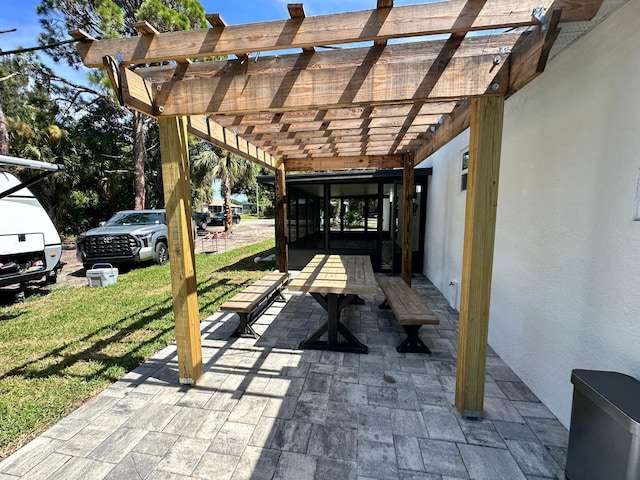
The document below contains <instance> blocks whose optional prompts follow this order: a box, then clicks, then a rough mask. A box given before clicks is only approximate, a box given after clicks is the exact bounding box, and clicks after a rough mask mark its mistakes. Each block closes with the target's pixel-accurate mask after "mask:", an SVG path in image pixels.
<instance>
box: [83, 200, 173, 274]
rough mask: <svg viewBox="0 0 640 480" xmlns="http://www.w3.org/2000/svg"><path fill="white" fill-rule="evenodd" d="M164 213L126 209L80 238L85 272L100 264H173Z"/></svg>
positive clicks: (160, 211) (161, 211)
mask: <svg viewBox="0 0 640 480" xmlns="http://www.w3.org/2000/svg"><path fill="white" fill-rule="evenodd" d="M166 218H167V217H166V214H165V211H164V210H123V211H121V212H118V213H116V214H115V215H114V216H113V217H111V218H110V219H109V220H107V221H106V222H101V224H100V226H99V227H97V228H93V229H91V230H89V231H87V232H84V233H82V234H80V235H78V237H77V239H76V247H77V248H76V257H77V258H78V260H79V261H81V262H82V264H83V265H84V268H85V269H89V268H91V267H92V266H93V265H94V264H96V263H110V264H127V263H129V264H131V263H141V262H150V261H153V262H154V263H157V264H158V265H164V264H165V263H167V262H168V261H169V249H168V247H167V245H168V243H167V225H166Z"/></svg>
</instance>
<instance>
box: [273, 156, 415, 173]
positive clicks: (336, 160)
mask: <svg viewBox="0 0 640 480" xmlns="http://www.w3.org/2000/svg"><path fill="white" fill-rule="evenodd" d="M403 158H404V157H403V155H357V156H351V157H326V158H325V157H320V158H296V159H286V160H285V161H284V167H285V170H286V171H287V172H304V171H314V170H315V171H321V170H357V169H362V168H364V169H385V168H401V167H402V166H403V165H404V163H403Z"/></svg>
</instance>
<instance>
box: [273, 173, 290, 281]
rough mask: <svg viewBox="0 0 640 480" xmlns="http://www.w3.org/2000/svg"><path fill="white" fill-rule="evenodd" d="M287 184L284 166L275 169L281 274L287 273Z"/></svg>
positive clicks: (277, 246)
mask: <svg viewBox="0 0 640 480" xmlns="http://www.w3.org/2000/svg"><path fill="white" fill-rule="evenodd" d="M286 207H287V184H286V179H285V170H284V164H283V163H281V164H280V165H279V166H278V168H277V169H276V252H277V253H276V258H277V261H278V270H279V271H280V272H281V273H284V272H288V271H289V250H288V247H287V230H286V229H287V208H286Z"/></svg>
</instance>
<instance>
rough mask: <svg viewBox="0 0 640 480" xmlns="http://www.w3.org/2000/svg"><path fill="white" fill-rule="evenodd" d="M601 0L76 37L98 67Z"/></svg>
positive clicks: (420, 27) (493, 18)
mask: <svg viewBox="0 0 640 480" xmlns="http://www.w3.org/2000/svg"><path fill="white" fill-rule="evenodd" d="M600 3H601V0H585V1H578V0H558V1H556V2H551V1H550V0H545V1H542V0H526V1H525V0H523V1H520V2H518V3H515V4H514V2H511V1H506V0H487V1H485V2H469V1H467V0H451V1H447V2H436V3H426V4H421V5H408V6H402V7H394V8H391V9H375V10H363V11H358V12H349V13H338V14H333V15H323V16H318V17H306V18H304V19H302V20H300V19H288V20H279V21H271V22H259V23H251V24H245V25H236V26H226V27H217V28H212V29H200V30H192V31H180V32H168V33H162V34H159V35H153V36H149V35H143V36H140V37H131V38H120V39H111V40H103V41H97V42H88V43H81V44H79V45H78V52H79V54H80V56H81V58H82V61H83V63H84V64H85V65H86V66H88V67H100V66H102V57H103V56H105V55H111V54H113V52H119V56H120V57H121V62H122V63H123V64H124V65H131V64H144V63H159V62H166V61H169V60H176V61H177V60H179V59H180V58H183V59H187V58H201V57H210V56H217V55H229V54H235V53H236V52H242V51H245V49H246V48H247V46H248V45H250V46H251V50H252V51H254V52H262V51H269V50H280V49H288V48H304V47H313V46H318V45H338V44H344V43H352V42H363V41H376V40H378V41H379V40H388V39H391V38H400V37H416V36H426V35H437V34H442V33H459V34H462V33H466V32H469V31H477V30H493V29H500V28H514V27H526V26H533V25H538V24H539V21H538V20H537V19H536V18H534V17H533V15H532V12H533V9H534V8H536V7H543V8H549V7H550V6H551V5H552V4H553V5H554V9H562V10H563V16H562V20H563V21H574V20H588V19H589V18H591V17H590V16H589V15H590V14H591V12H592V11H593V14H595V13H596V12H597V9H598V7H599V5H600Z"/></svg>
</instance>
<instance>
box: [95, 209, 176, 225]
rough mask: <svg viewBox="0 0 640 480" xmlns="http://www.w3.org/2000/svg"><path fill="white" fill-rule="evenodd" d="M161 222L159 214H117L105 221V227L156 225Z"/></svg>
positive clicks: (161, 216) (161, 218)
mask: <svg viewBox="0 0 640 480" xmlns="http://www.w3.org/2000/svg"><path fill="white" fill-rule="evenodd" d="M162 222H163V215H162V213H159V212H119V213H116V214H115V215H114V216H113V217H111V218H110V219H109V220H107V223H106V225H107V226H109V227H111V226H117V225H156V224H160V223H162Z"/></svg>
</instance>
